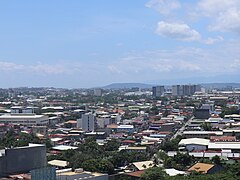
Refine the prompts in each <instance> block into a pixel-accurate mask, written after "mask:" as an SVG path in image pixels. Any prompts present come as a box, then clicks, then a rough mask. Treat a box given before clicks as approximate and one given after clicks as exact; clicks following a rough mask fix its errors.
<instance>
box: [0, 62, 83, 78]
mask: <svg viewBox="0 0 240 180" xmlns="http://www.w3.org/2000/svg"><path fill="white" fill-rule="evenodd" d="M76 67H77V68H76ZM0 70H1V71H5V72H9V71H10V72H11V71H14V72H26V73H33V74H43V75H44V74H72V73H74V72H75V71H78V70H80V67H79V66H76V64H66V63H57V64H52V65H51V64H44V63H37V64H34V65H26V64H17V63H13V62H7V61H0Z"/></svg>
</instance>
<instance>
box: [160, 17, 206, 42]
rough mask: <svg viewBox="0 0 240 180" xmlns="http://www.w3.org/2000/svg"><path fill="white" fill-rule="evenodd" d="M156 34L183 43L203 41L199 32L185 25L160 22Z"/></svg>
mask: <svg viewBox="0 0 240 180" xmlns="http://www.w3.org/2000/svg"><path fill="white" fill-rule="evenodd" d="M156 33H157V34H158V35H161V36H164V37H168V38H172V39H177V40H182V41H199V40H200V39H201V35H200V34H199V32H198V31H196V30H195V29H192V28H191V27H189V26H188V25H187V24H185V23H169V22H165V21H160V22H158V25H157V29H156Z"/></svg>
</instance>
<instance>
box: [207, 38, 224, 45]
mask: <svg viewBox="0 0 240 180" xmlns="http://www.w3.org/2000/svg"><path fill="white" fill-rule="evenodd" d="M223 40H224V38H223V37H222V36H217V37H216V38H211V37H210V38H208V39H206V40H205V41H203V42H204V43H205V44H214V43H217V42H221V41H223Z"/></svg>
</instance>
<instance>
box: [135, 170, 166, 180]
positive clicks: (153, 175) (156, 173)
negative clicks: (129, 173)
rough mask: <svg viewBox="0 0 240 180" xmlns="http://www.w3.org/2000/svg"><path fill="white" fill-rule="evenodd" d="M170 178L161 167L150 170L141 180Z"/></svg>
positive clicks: (145, 172)
mask: <svg viewBox="0 0 240 180" xmlns="http://www.w3.org/2000/svg"><path fill="white" fill-rule="evenodd" d="M167 177H168V175H167V173H166V172H165V171H164V170H163V169H162V168H161V167H152V168H148V169H146V170H145V171H144V173H143V174H142V175H141V178H140V179H141V180H158V179H161V180H164V179H166V178H167Z"/></svg>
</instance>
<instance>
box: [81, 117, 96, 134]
mask: <svg viewBox="0 0 240 180" xmlns="http://www.w3.org/2000/svg"><path fill="white" fill-rule="evenodd" d="M95 124H96V117H95V115H93V114H92V113H87V114H83V115H82V119H78V122H77V127H78V128H81V129H82V130H83V131H94V130H95Z"/></svg>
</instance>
